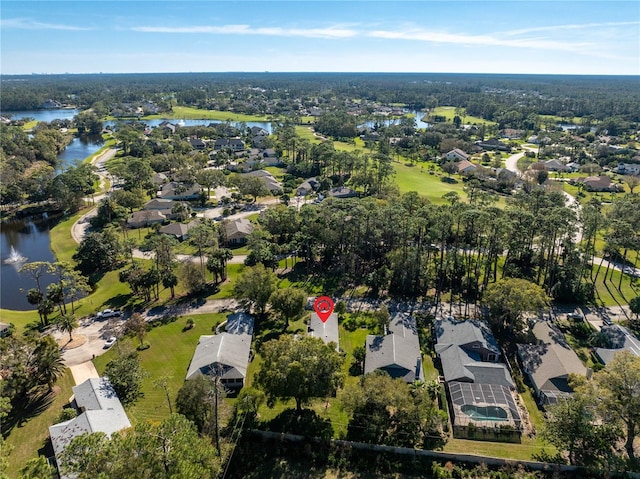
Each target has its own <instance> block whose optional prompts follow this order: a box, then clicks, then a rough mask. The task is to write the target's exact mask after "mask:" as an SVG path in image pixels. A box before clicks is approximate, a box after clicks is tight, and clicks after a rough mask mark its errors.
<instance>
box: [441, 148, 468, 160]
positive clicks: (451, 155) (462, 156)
mask: <svg viewBox="0 0 640 479" xmlns="http://www.w3.org/2000/svg"><path fill="white" fill-rule="evenodd" d="M444 157H445V158H446V159H447V160H453V161H465V160H468V159H469V158H471V155H468V154H467V153H466V152H464V151H462V150H461V149H460V148H454V149H453V150H451V151H450V152H448V153H447V154H445V155H444Z"/></svg>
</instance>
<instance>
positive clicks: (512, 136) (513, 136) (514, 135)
mask: <svg viewBox="0 0 640 479" xmlns="http://www.w3.org/2000/svg"><path fill="white" fill-rule="evenodd" d="M524 133H525V132H524V130H516V129H514V128H505V129H504V131H503V132H502V136H503V137H504V138H507V139H509V140H518V139H520V138H522V136H523V135H524Z"/></svg>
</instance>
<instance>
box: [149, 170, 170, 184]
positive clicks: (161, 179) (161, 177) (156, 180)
mask: <svg viewBox="0 0 640 479" xmlns="http://www.w3.org/2000/svg"><path fill="white" fill-rule="evenodd" d="M168 180H169V178H168V177H167V175H165V174H164V173H154V174H153V176H152V177H151V182H152V183H153V185H154V186H160V185H164V184H165V183H166V182H167V181H168Z"/></svg>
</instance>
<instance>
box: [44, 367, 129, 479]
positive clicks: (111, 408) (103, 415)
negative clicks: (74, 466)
mask: <svg viewBox="0 0 640 479" xmlns="http://www.w3.org/2000/svg"><path fill="white" fill-rule="evenodd" d="M71 405H72V406H73V407H74V408H75V409H76V410H77V411H78V412H79V414H78V416H77V417H74V418H73V419H69V420H68V421H64V422H61V423H58V424H54V425H53V426H50V427H49V437H50V438H51V445H52V446H53V452H54V454H55V456H56V462H57V465H58V469H60V466H61V464H60V456H61V454H62V452H63V451H64V449H65V447H67V445H68V444H69V443H70V442H71V440H72V439H74V438H75V437H77V436H80V435H81V434H85V433H89V434H90V433H93V432H103V433H105V434H106V435H107V436H111V434H113V433H114V432H117V431H121V430H122V429H127V428H129V427H131V423H130V422H129V418H128V417H127V414H126V413H125V411H124V408H123V407H122V404H121V403H120V400H119V399H118V396H117V395H116V392H115V390H114V389H113V386H112V385H111V383H110V382H109V379H108V378H106V377H101V378H91V379H87V380H86V381H84V382H83V383H81V384H79V385H78V386H75V387H73V401H72V403H71ZM60 477H61V479H66V478H71V477H73V476H69V475H61V476H60Z"/></svg>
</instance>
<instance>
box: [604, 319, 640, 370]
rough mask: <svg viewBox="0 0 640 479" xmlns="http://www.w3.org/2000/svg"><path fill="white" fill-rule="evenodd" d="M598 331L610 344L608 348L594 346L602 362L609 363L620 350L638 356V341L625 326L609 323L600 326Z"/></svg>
mask: <svg viewBox="0 0 640 479" xmlns="http://www.w3.org/2000/svg"><path fill="white" fill-rule="evenodd" d="M600 332H601V333H602V334H603V335H604V337H605V338H606V339H607V341H608V342H609V343H610V345H611V347H610V348H596V349H595V351H594V352H595V354H596V356H597V357H598V359H599V360H600V361H601V362H602V364H604V365H607V364H609V363H610V362H611V361H612V360H613V357H614V356H615V355H616V354H617V353H619V352H620V351H629V352H630V353H631V354H634V355H636V356H640V341H639V340H638V338H636V337H635V336H634V335H633V333H632V332H631V331H629V330H628V329H627V328H623V327H622V326H620V325H619V324H610V325H604V326H602V329H600Z"/></svg>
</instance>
